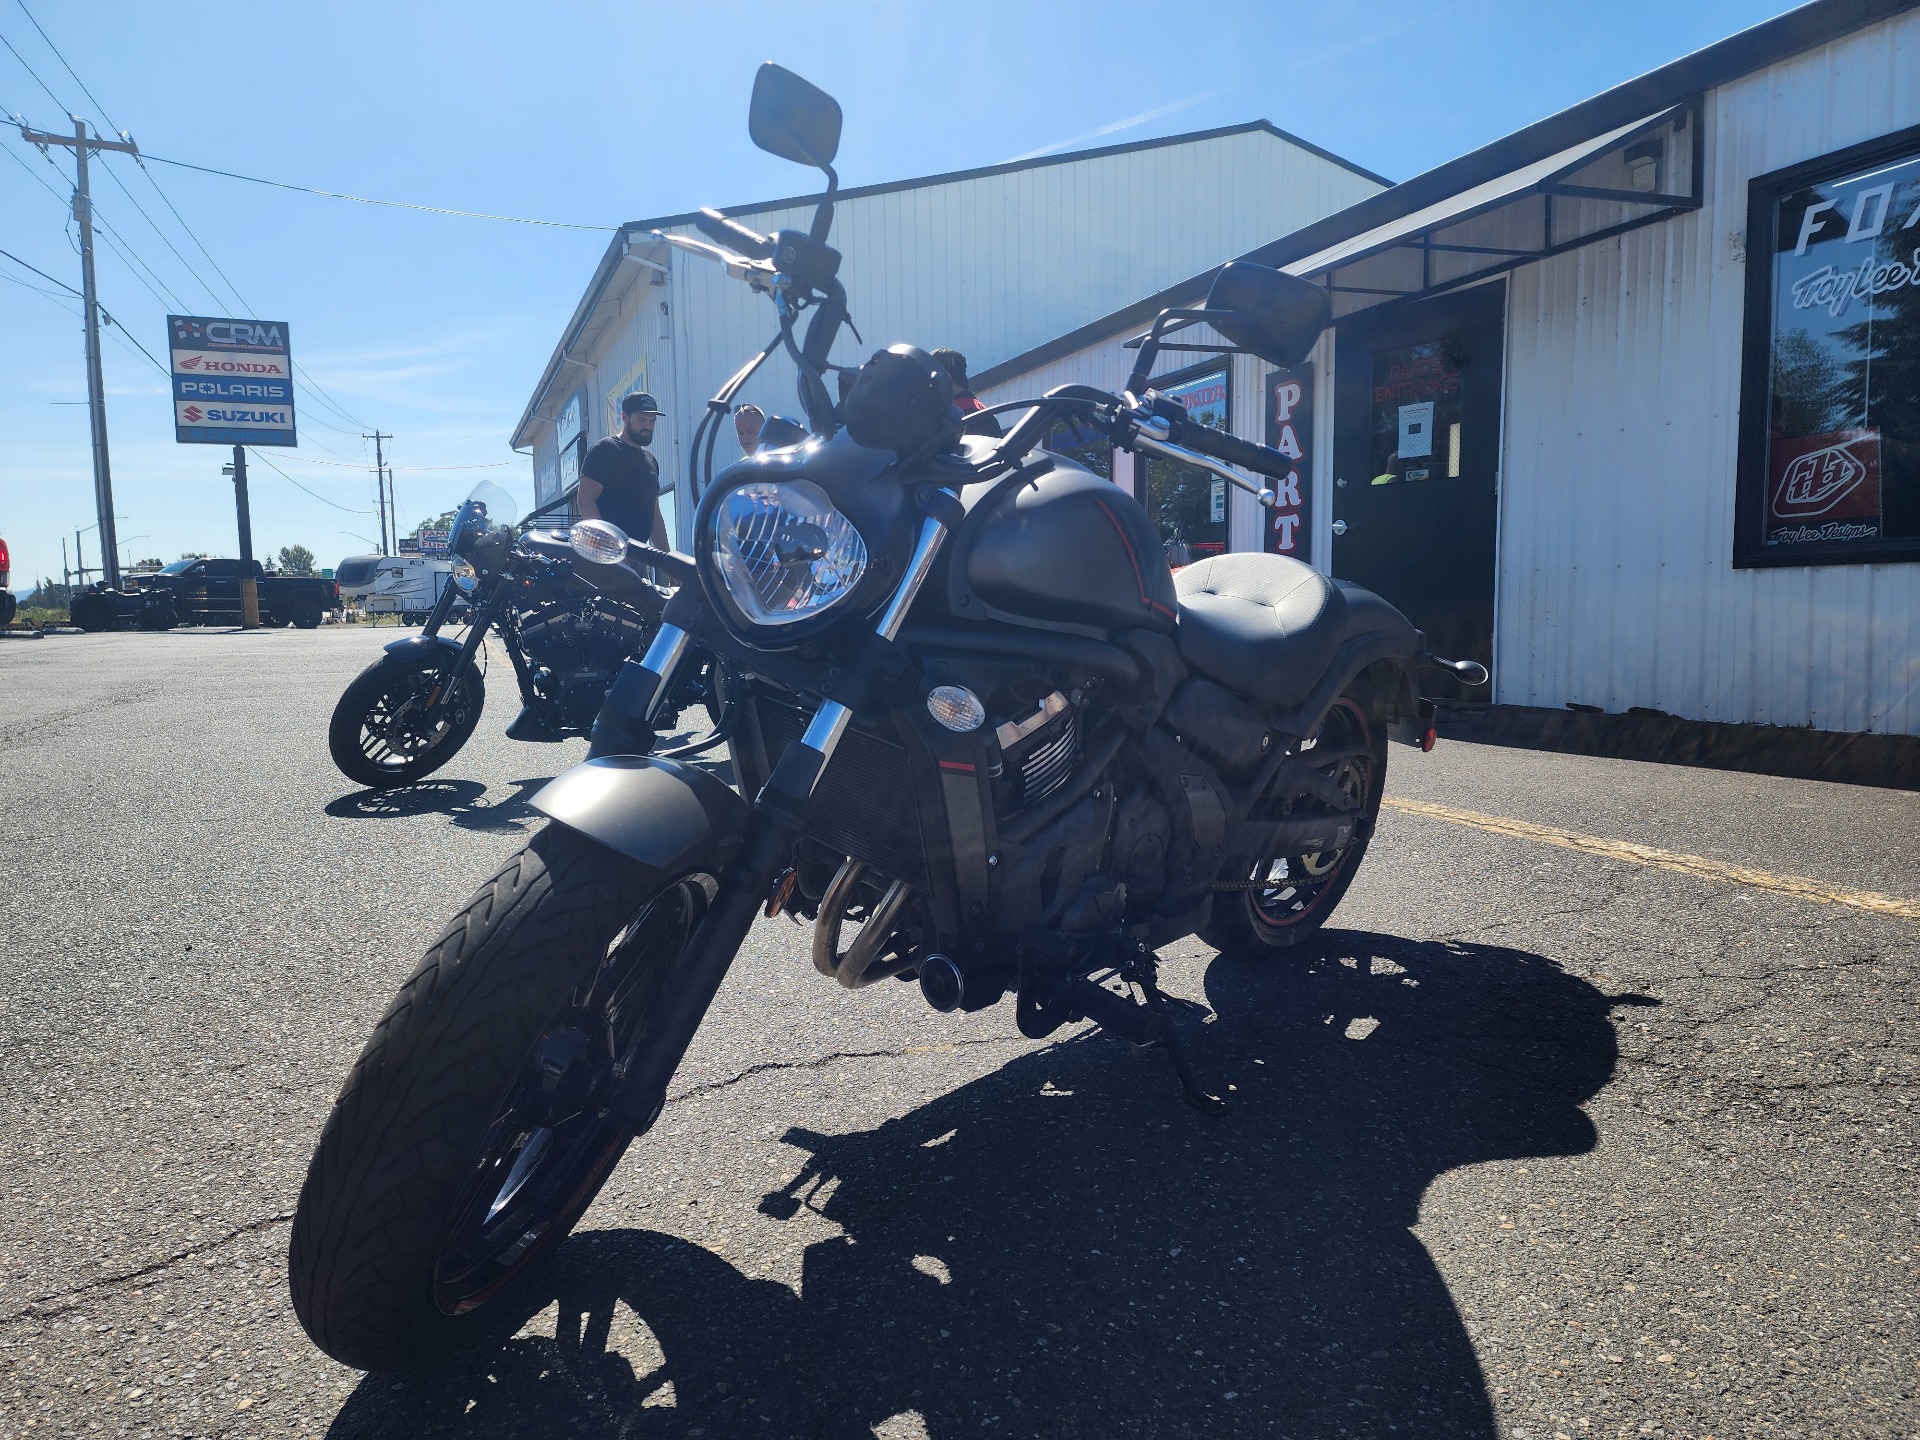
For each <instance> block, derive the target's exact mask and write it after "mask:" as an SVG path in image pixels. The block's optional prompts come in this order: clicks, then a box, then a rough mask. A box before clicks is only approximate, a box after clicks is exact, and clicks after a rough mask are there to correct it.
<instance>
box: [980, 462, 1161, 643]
mask: <svg viewBox="0 0 1920 1440" xmlns="http://www.w3.org/2000/svg"><path fill="white" fill-rule="evenodd" d="M1052 460H1053V463H1052V467H1051V468H1050V469H1048V470H1046V471H1044V472H1043V473H1041V474H1039V475H1037V476H1032V477H1030V478H1029V477H1021V478H1017V479H1009V480H1002V481H998V482H993V483H991V484H989V485H986V486H982V487H980V488H981V491H982V492H984V493H981V494H979V495H977V496H976V495H967V496H965V497H963V499H964V501H965V502H966V503H967V504H968V511H969V513H968V515H967V519H966V522H965V523H964V524H963V525H962V526H961V534H960V535H959V537H958V539H959V542H960V543H959V544H958V545H957V546H955V547H954V548H955V552H956V553H955V555H954V560H953V567H952V569H951V571H950V572H949V575H948V583H947V592H948V594H947V599H948V607H949V611H950V613H951V614H952V615H953V616H954V617H955V618H956V619H960V620H983V621H1000V622H1002V623H1013V624H1017V625H1024V626H1031V627H1035V628H1039V629H1046V630H1064V631H1069V632H1075V633H1080V634H1092V635H1099V636H1105V635H1109V634H1111V633H1113V632H1114V631H1116V630H1125V629H1129V628H1145V629H1150V630H1158V631H1160V632H1162V633H1163V634H1164V633H1170V632H1171V631H1172V630H1173V623H1174V618H1175V616H1176V614H1177V613H1178V612H1177V604H1178V601H1177V597H1176V595H1175V593H1174V588H1173V575H1172V573H1171V572H1170V571H1169V570H1168V569H1167V560H1166V552H1165V551H1164V550H1163V549H1162V548H1161V545H1160V537H1159V535H1158V533H1157V532H1156V531H1155V529H1154V525H1153V521H1152V520H1150V519H1149V518H1148V517H1147V513H1146V511H1144V510H1142V509H1141V508H1140V505H1139V503H1138V502H1137V501H1135V500H1134V498H1133V497H1132V496H1131V495H1129V494H1127V493H1126V492H1125V491H1124V490H1122V489H1120V488H1119V487H1118V486H1116V485H1115V484H1113V482H1112V481H1110V480H1102V479H1101V478H1100V477H1099V476H1098V475H1095V474H1094V473H1093V472H1092V471H1090V470H1085V469H1082V468H1081V467H1080V466H1078V465H1075V464H1073V463H1072V462H1070V461H1066V460H1062V459H1059V458H1058V457H1052Z"/></svg>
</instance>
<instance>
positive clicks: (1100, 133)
mask: <svg viewBox="0 0 1920 1440" xmlns="http://www.w3.org/2000/svg"><path fill="white" fill-rule="evenodd" d="M1225 93H1226V92H1225V91H1223V90H1219V89H1214V90H1202V91H1201V92H1200V93H1199V94H1198V95H1189V96H1187V98H1186V99H1184V100H1174V101H1171V102H1170V103H1168V104H1165V105H1156V106H1155V107H1154V108H1153V109H1151V110H1142V111H1141V112H1140V113H1139V114H1138V115H1130V116H1128V117H1127V118H1126V119H1125V120H1115V121H1114V122H1113V123H1112V124H1111V125H1102V126H1101V127H1100V128H1099V129H1098V130H1089V131H1087V132H1086V133H1085V134H1084V135H1069V136H1068V137H1067V138H1066V139H1065V140H1055V141H1054V142H1053V143H1052V144H1051V145H1042V146H1041V147H1040V148H1039V149H1038V150H1029V151H1027V152H1026V153H1025V154H1024V155H1015V156H1014V157H1013V158H1012V159H1011V160H1008V161H1006V162H1005V163H1006V164H1008V165H1017V164H1018V163H1019V162H1020V161H1022V160H1037V159H1039V158H1040V157H1041V156H1042V155H1051V154H1052V153H1053V152H1054V151H1056V150H1065V149H1068V148H1069V147H1071V146H1074V145H1084V144H1086V143H1087V142H1088V141H1089V140H1100V139H1103V138H1105V137H1106V136H1108V135H1118V134H1119V133H1120V132H1121V131H1122V130H1131V129H1133V127H1134V126H1136V125H1146V124H1148V123H1150V122H1152V121H1154V120H1160V119H1163V118H1165V117H1166V116H1168V115H1175V114H1178V113H1179V112H1180V111H1182V110H1191V109H1192V108H1193V107H1194V106H1196V105H1204V104H1205V103H1206V102H1207V101H1209V100H1212V99H1214V98H1215V97H1216V96H1219V95H1222V94H1225Z"/></svg>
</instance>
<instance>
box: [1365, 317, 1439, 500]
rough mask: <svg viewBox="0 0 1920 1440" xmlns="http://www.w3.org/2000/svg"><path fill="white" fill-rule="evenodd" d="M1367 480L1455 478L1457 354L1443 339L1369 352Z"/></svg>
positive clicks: (1412, 481) (1387, 482)
mask: <svg viewBox="0 0 1920 1440" xmlns="http://www.w3.org/2000/svg"><path fill="white" fill-rule="evenodd" d="M1372 433H1373V438H1372V454H1371V456H1370V459H1371V462H1372V465H1371V474H1370V475H1369V477H1368V483H1369V484H1372V485H1402V484H1404V485H1422V484H1427V483H1429V482H1431V481H1434V480H1458V479H1459V478H1460V358H1459V357H1458V356H1457V355H1455V354H1453V353H1452V351H1451V349H1450V348H1449V345H1448V342H1447V341H1445V340H1429V341H1427V342H1425V343H1424V344H1420V345H1403V346H1401V347H1400V348H1399V349H1396V350H1376V351H1374V352H1373V423H1372Z"/></svg>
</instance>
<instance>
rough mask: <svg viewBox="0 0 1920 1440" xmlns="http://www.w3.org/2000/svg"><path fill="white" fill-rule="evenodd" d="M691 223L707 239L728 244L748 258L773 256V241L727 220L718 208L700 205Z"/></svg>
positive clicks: (736, 222)
mask: <svg viewBox="0 0 1920 1440" xmlns="http://www.w3.org/2000/svg"><path fill="white" fill-rule="evenodd" d="M693 224H694V228H695V229H697V230H699V232H700V233H701V234H702V235H704V236H706V237H707V238H708V239H709V240H712V241H714V242H715V243H716V244H719V245H726V246H730V247H731V248H732V249H734V250H737V251H739V252H740V253H741V254H742V255H745V256H746V257H747V258H748V259H750V260H771V259H772V258H773V241H771V240H769V239H768V238H767V237H766V236H764V235H761V234H758V233H757V232H755V231H752V230H749V229H748V228H747V227H746V226H744V225H742V224H741V223H740V222H739V221H737V220H729V219H728V218H727V217H726V216H725V215H722V214H721V213H720V212H719V211H718V210H714V209H710V208H708V207H707V206H704V205H703V206H701V207H700V213H699V214H698V215H696V216H694V217H693Z"/></svg>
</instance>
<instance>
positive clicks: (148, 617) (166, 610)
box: [140, 605, 180, 630]
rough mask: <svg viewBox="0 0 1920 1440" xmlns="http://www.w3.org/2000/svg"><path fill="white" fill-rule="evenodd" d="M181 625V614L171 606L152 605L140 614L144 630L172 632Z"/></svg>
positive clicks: (141, 626) (141, 625)
mask: <svg viewBox="0 0 1920 1440" xmlns="http://www.w3.org/2000/svg"><path fill="white" fill-rule="evenodd" d="M179 623H180V612H179V611H177V610H175V609H174V608H173V607H172V606H171V605H150V606H148V607H147V608H146V609H145V610H142V611H141V612H140V628H141V629H142V630H171V629H173V627H174V626H176V625H178V624H179Z"/></svg>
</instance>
